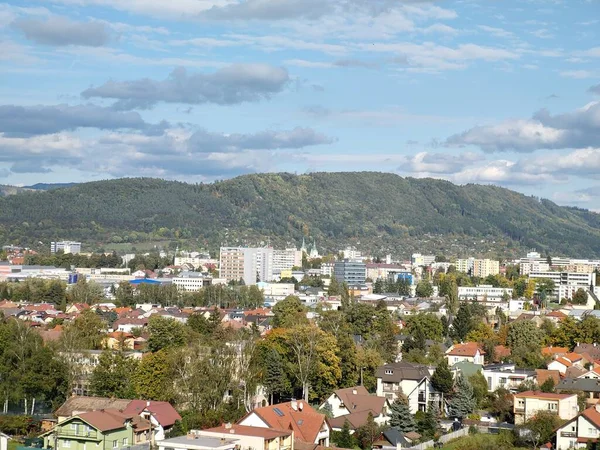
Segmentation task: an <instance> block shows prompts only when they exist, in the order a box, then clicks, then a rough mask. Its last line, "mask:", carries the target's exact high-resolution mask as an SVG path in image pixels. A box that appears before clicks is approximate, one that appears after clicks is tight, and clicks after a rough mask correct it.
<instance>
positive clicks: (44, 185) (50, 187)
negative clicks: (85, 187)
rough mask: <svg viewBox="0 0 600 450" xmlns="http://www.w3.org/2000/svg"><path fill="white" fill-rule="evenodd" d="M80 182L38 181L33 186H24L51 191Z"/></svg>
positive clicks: (35, 189)
mask: <svg viewBox="0 0 600 450" xmlns="http://www.w3.org/2000/svg"><path fill="white" fill-rule="evenodd" d="M77 184H78V183H36V184H33V185H31V186H24V188H25V189H33V190H34V191H51V190H53V189H61V188H68V187H73V186H76V185H77Z"/></svg>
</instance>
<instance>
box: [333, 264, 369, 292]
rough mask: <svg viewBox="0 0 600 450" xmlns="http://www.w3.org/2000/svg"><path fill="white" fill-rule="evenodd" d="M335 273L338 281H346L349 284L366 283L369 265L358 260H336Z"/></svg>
mask: <svg viewBox="0 0 600 450" xmlns="http://www.w3.org/2000/svg"><path fill="white" fill-rule="evenodd" d="M333 275H334V276H335V278H336V280H337V281H338V282H340V283H346V284H347V285H348V286H355V285H357V284H364V283H365V279H366V277H367V266H366V265H365V263H362V262H357V261H349V260H345V261H336V263H335V266H334V268H333Z"/></svg>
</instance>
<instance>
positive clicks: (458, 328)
mask: <svg viewBox="0 0 600 450" xmlns="http://www.w3.org/2000/svg"><path fill="white" fill-rule="evenodd" d="M473 326H474V320H473V315H472V313H471V310H470V308H469V304H467V303H462V304H461V305H460V307H459V308H458V312H457V313H456V317H455V318H454V321H453V322H452V327H451V329H450V336H451V337H452V339H453V340H454V341H455V342H464V341H465V339H466V338H467V335H468V334H469V333H470V332H471V330H472V329H473Z"/></svg>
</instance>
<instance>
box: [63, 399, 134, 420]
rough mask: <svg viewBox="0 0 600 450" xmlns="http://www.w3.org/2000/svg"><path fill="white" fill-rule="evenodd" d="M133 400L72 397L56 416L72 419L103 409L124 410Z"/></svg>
mask: <svg viewBox="0 0 600 450" xmlns="http://www.w3.org/2000/svg"><path fill="white" fill-rule="evenodd" d="M129 402H131V400H123V399H119V398H107V397H70V398H68V399H67V401H65V402H64V403H63V404H62V405H61V406H60V408H58V409H57V410H56V411H55V412H54V415H55V416H58V417H70V416H74V415H78V414H80V413H84V412H90V411H96V410H101V409H104V410H106V409H116V410H119V409H121V410H123V409H125V408H126V407H127V405H128V404H129Z"/></svg>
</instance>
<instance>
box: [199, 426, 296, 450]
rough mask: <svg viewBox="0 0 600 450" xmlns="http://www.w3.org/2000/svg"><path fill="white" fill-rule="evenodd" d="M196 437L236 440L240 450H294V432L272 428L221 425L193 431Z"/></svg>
mask: <svg viewBox="0 0 600 450" xmlns="http://www.w3.org/2000/svg"><path fill="white" fill-rule="evenodd" d="M189 434H191V435H196V436H206V437H216V438H221V439H231V438H233V439H236V440H237V441H238V444H239V445H240V447H241V448H242V449H255V450H294V431H293V430H277V429H274V428H262V427H247V426H243V425H232V424H229V423H228V424H223V425H221V426H219V427H215V428H208V429H206V430H200V431H197V430H193V431H191V432H190V433H189Z"/></svg>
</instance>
